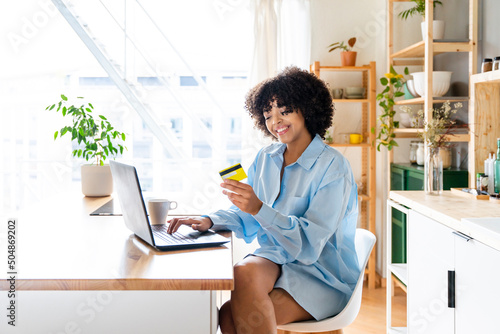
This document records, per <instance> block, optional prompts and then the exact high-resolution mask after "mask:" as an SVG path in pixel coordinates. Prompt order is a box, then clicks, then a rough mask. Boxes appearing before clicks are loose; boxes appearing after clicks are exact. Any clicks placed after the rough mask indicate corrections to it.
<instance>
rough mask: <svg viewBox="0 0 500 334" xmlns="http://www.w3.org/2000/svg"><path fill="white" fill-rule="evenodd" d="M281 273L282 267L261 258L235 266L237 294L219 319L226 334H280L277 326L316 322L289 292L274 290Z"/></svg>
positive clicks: (250, 258)
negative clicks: (310, 320) (307, 321)
mask: <svg viewBox="0 0 500 334" xmlns="http://www.w3.org/2000/svg"><path fill="white" fill-rule="evenodd" d="M280 273H281V268H280V266H279V265H277V264H275V263H274V262H272V261H269V260H267V259H264V258H261V257H257V256H249V257H247V258H245V259H243V260H242V261H241V262H239V263H238V264H236V265H235V267H234V282H235V286H234V291H233V292H232V293H231V300H230V301H228V302H227V303H226V304H224V305H223V306H222V307H221V310H220V315H219V323H220V327H221V331H222V333H224V334H226V333H238V334H247V333H266V334H267V333H276V326H277V323H279V324H282V323H288V322H292V321H297V320H305V319H311V318H312V317H311V316H310V315H309V313H307V312H306V311H305V310H304V309H303V308H302V307H300V305H298V304H297V302H295V300H294V299H293V298H292V297H291V296H290V295H289V294H288V293H287V292H286V291H284V290H282V289H274V284H275V283H276V280H277V279H278V277H279V275H280ZM275 309H276V310H275Z"/></svg>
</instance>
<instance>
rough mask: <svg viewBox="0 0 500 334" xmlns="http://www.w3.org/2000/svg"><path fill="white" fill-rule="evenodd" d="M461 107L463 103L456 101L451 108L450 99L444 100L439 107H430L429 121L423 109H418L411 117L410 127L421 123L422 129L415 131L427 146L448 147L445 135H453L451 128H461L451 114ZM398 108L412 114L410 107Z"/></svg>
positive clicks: (415, 126) (417, 126)
mask: <svg viewBox="0 0 500 334" xmlns="http://www.w3.org/2000/svg"><path fill="white" fill-rule="evenodd" d="M462 107H463V105H462V103H461V102H456V103H454V104H453V108H452V107H451V105H450V101H446V102H444V103H443V104H442V105H441V107H439V108H432V109H431V110H430V112H431V113H432V119H431V120H429V121H426V120H425V115H424V111H423V110H419V111H418V112H417V114H416V117H414V118H413V119H412V127H414V128H419V127H421V126H419V125H421V124H423V129H422V131H419V132H417V136H418V137H419V138H421V139H422V140H423V141H424V143H425V144H426V145H427V146H428V147H429V148H442V147H449V146H450V143H449V142H448V141H447V140H446V137H447V136H453V135H454V132H453V130H454V129H458V128H461V127H460V126H458V125H457V121H456V119H452V116H453V115H455V114H456V113H457V111H458V110H459V109H460V108H462ZM400 109H401V110H402V111H404V112H406V113H409V114H412V109H411V108H410V107H407V106H403V107H401V108H400Z"/></svg>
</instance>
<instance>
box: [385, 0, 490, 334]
mask: <svg viewBox="0 0 500 334" xmlns="http://www.w3.org/2000/svg"><path fill="white" fill-rule="evenodd" d="M395 2H408V0H387V45H388V60H387V69H390V67H391V66H393V67H395V69H396V71H398V72H399V73H402V70H400V69H398V68H397V66H415V65H421V66H423V71H424V72H425V78H426V87H425V97H419V98H415V99H410V100H399V101H397V102H396V105H422V104H423V110H424V112H425V119H426V120H427V121H428V120H430V119H431V117H432V114H431V113H430V112H429V110H430V109H431V108H432V107H433V104H434V103H439V102H444V101H446V100H449V101H450V102H453V101H464V102H468V103H469V119H470V116H471V114H470V112H471V104H473V101H472V100H469V98H468V97H439V98H436V97H433V96H432V91H433V90H432V71H433V69H434V62H433V56H435V55H438V54H441V53H450V52H467V53H468V54H469V62H468V72H469V73H468V74H469V77H470V78H472V77H473V74H475V73H476V67H477V36H478V22H477V17H478V0H469V8H468V9H469V39H468V40H465V41H446V40H434V38H433V35H432V34H433V21H432V20H426V21H425V22H426V23H425V24H426V29H427V36H426V37H425V38H424V39H423V40H422V41H420V42H418V43H415V44H413V45H410V46H408V47H406V48H404V49H402V50H397V51H396V50H394V44H393V41H394V39H393V34H394V20H395V18H396V15H397V13H395V12H394V3H395ZM425 2H426V6H425V17H426V18H432V17H434V6H433V0H425ZM447 5H451V4H447V3H444V6H447ZM452 10H453V9H452ZM471 81H472V79H471ZM470 86H472V84H471V85H470ZM469 92H471V87H469ZM469 96H472V95H471V94H469ZM497 124H498V123H497ZM469 125H470V124H469ZM418 131H421V130H419V129H397V130H396V131H395V134H396V138H416V137H417V133H418ZM448 141H454V142H469V166H470V161H471V160H472V161H474V156H473V155H472V156H471V148H470V147H471V142H473V136H472V135H470V134H469V133H465V134H462V133H460V134H456V135H453V136H448ZM472 151H474V149H472ZM393 159H394V152H393V151H389V154H388V160H389V161H388V164H391V163H392V162H393ZM471 171H473V169H470V167H469V175H473V174H471ZM471 178H472V177H471ZM390 180H391V178H390V168H388V175H387V182H388V183H390ZM388 189H390V186H389V187H388ZM390 209H391V206H390V205H388V207H387V212H386V217H391V211H390ZM398 209H400V210H404V209H405V208H404V207H400V208H398ZM391 226H392V225H391V223H390V222H389V219H388V222H387V230H388V231H387V234H386V236H387V245H388V246H387V250H386V251H387V252H388V253H387V256H386V260H387V266H386V268H387V269H386V277H387V280H386V283H387V333H407V329H406V328H401V327H399V328H394V327H392V324H391V301H392V298H391V297H392V291H393V289H394V286H401V285H402V286H406V285H407V284H408V283H407V282H408V279H407V266H406V264H393V263H391V262H392V261H391V247H390V244H391V242H392V233H391Z"/></svg>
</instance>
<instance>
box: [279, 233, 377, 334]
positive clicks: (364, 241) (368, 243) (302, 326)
mask: <svg viewBox="0 0 500 334" xmlns="http://www.w3.org/2000/svg"><path fill="white" fill-rule="evenodd" d="M375 240H376V238H375V236H374V235H373V233H371V232H370V231H368V230H365V229H361V228H358V229H356V238H355V240H354V245H355V247H356V254H357V256H358V263H359V268H360V270H361V272H360V273H359V277H358V282H357V283H356V287H355V288H354V291H353V293H352V295H351V298H350V299H349V302H348V303H347V305H346V306H345V307H344V309H343V310H342V311H341V312H340V313H339V314H337V315H335V316H333V317H330V318H326V319H323V320H320V321H316V320H306V321H300V322H294V323H290V324H286V325H280V326H278V329H280V330H285V331H291V332H308V333H312V332H315V333H316V332H326V331H334V330H337V329H342V328H345V327H347V326H349V325H350V324H351V323H352V322H353V321H354V319H356V317H357V315H358V312H359V309H360V307H361V296H362V291H363V280H364V277H365V268H366V264H367V263H368V258H369V257H370V253H371V252H372V249H373V246H374V245H375Z"/></svg>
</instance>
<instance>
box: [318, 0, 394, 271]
mask: <svg viewBox="0 0 500 334" xmlns="http://www.w3.org/2000/svg"><path fill="white" fill-rule="evenodd" d="M385 8H386V0H373V1H363V0H352V1H343V0H334V1H332V0H314V1H311V16H312V38H311V62H313V61H319V62H320V63H321V64H323V65H331V66H339V65H340V55H339V51H338V50H336V51H334V52H331V53H329V52H328V48H327V46H328V45H330V44H332V43H334V42H339V41H345V42H347V40H348V39H349V38H351V37H356V38H357V42H356V45H355V47H354V51H357V52H358V55H357V60H356V65H364V64H368V63H369V62H370V61H375V62H376V63H377V78H378V77H379V76H382V75H383V74H384V73H385V72H386V63H387V57H386V24H385V21H386V19H385V16H386V14H385V11H386V9H385ZM360 9H362V10H360ZM322 78H323V79H324V80H325V81H327V82H329V84H330V86H331V87H332V88H333V87H335V88H336V87H346V86H349V85H352V86H355V85H359V84H360V82H359V81H358V80H359V77H356V76H353V75H352V74H351V75H350V74H338V73H337V74H331V73H325V74H324V75H322ZM377 82H378V79H377ZM379 90H380V89H379V88H377V91H379ZM336 109H337V111H336V114H335V116H334V123H335V129H336V132H337V133H338V132H355V131H359V130H360V124H358V122H356V120H357V119H360V118H359V117H360V110H361V109H360V106H346V105H342V106H336ZM353 113H354V115H356V117H354V118H353V117H352V115H353ZM339 129H342V130H339ZM340 151H341V152H342V153H343V154H344V155H346V156H347V157H348V158H349V160H350V161H351V165H352V167H353V171H354V173H355V177H356V178H359V177H360V166H359V165H357V164H356V163H355V162H359V161H360V152H359V150H358V149H340ZM385 161H387V158H386V154H385V152H380V153H377V180H383V179H385V177H384V176H385V175H387V170H386V165H387V164H386V163H384V162H385ZM386 193H387V190H386V188H385V182H381V181H378V182H377V219H376V220H377V236H378V240H379V242H378V243H377V247H378V249H377V252H378V259H379V260H378V261H377V264H378V265H377V267H379V268H380V266H381V262H380V259H381V258H382V256H381V255H382V254H383V249H382V245H383V242H380V241H381V240H382V239H381V238H382V230H381V229H382V228H383V224H382V221H383V216H382V215H383V213H384V210H383V208H384V205H383V203H385V200H383V199H384V197H385V196H384V194H386ZM378 271H379V272H381V270H378Z"/></svg>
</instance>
